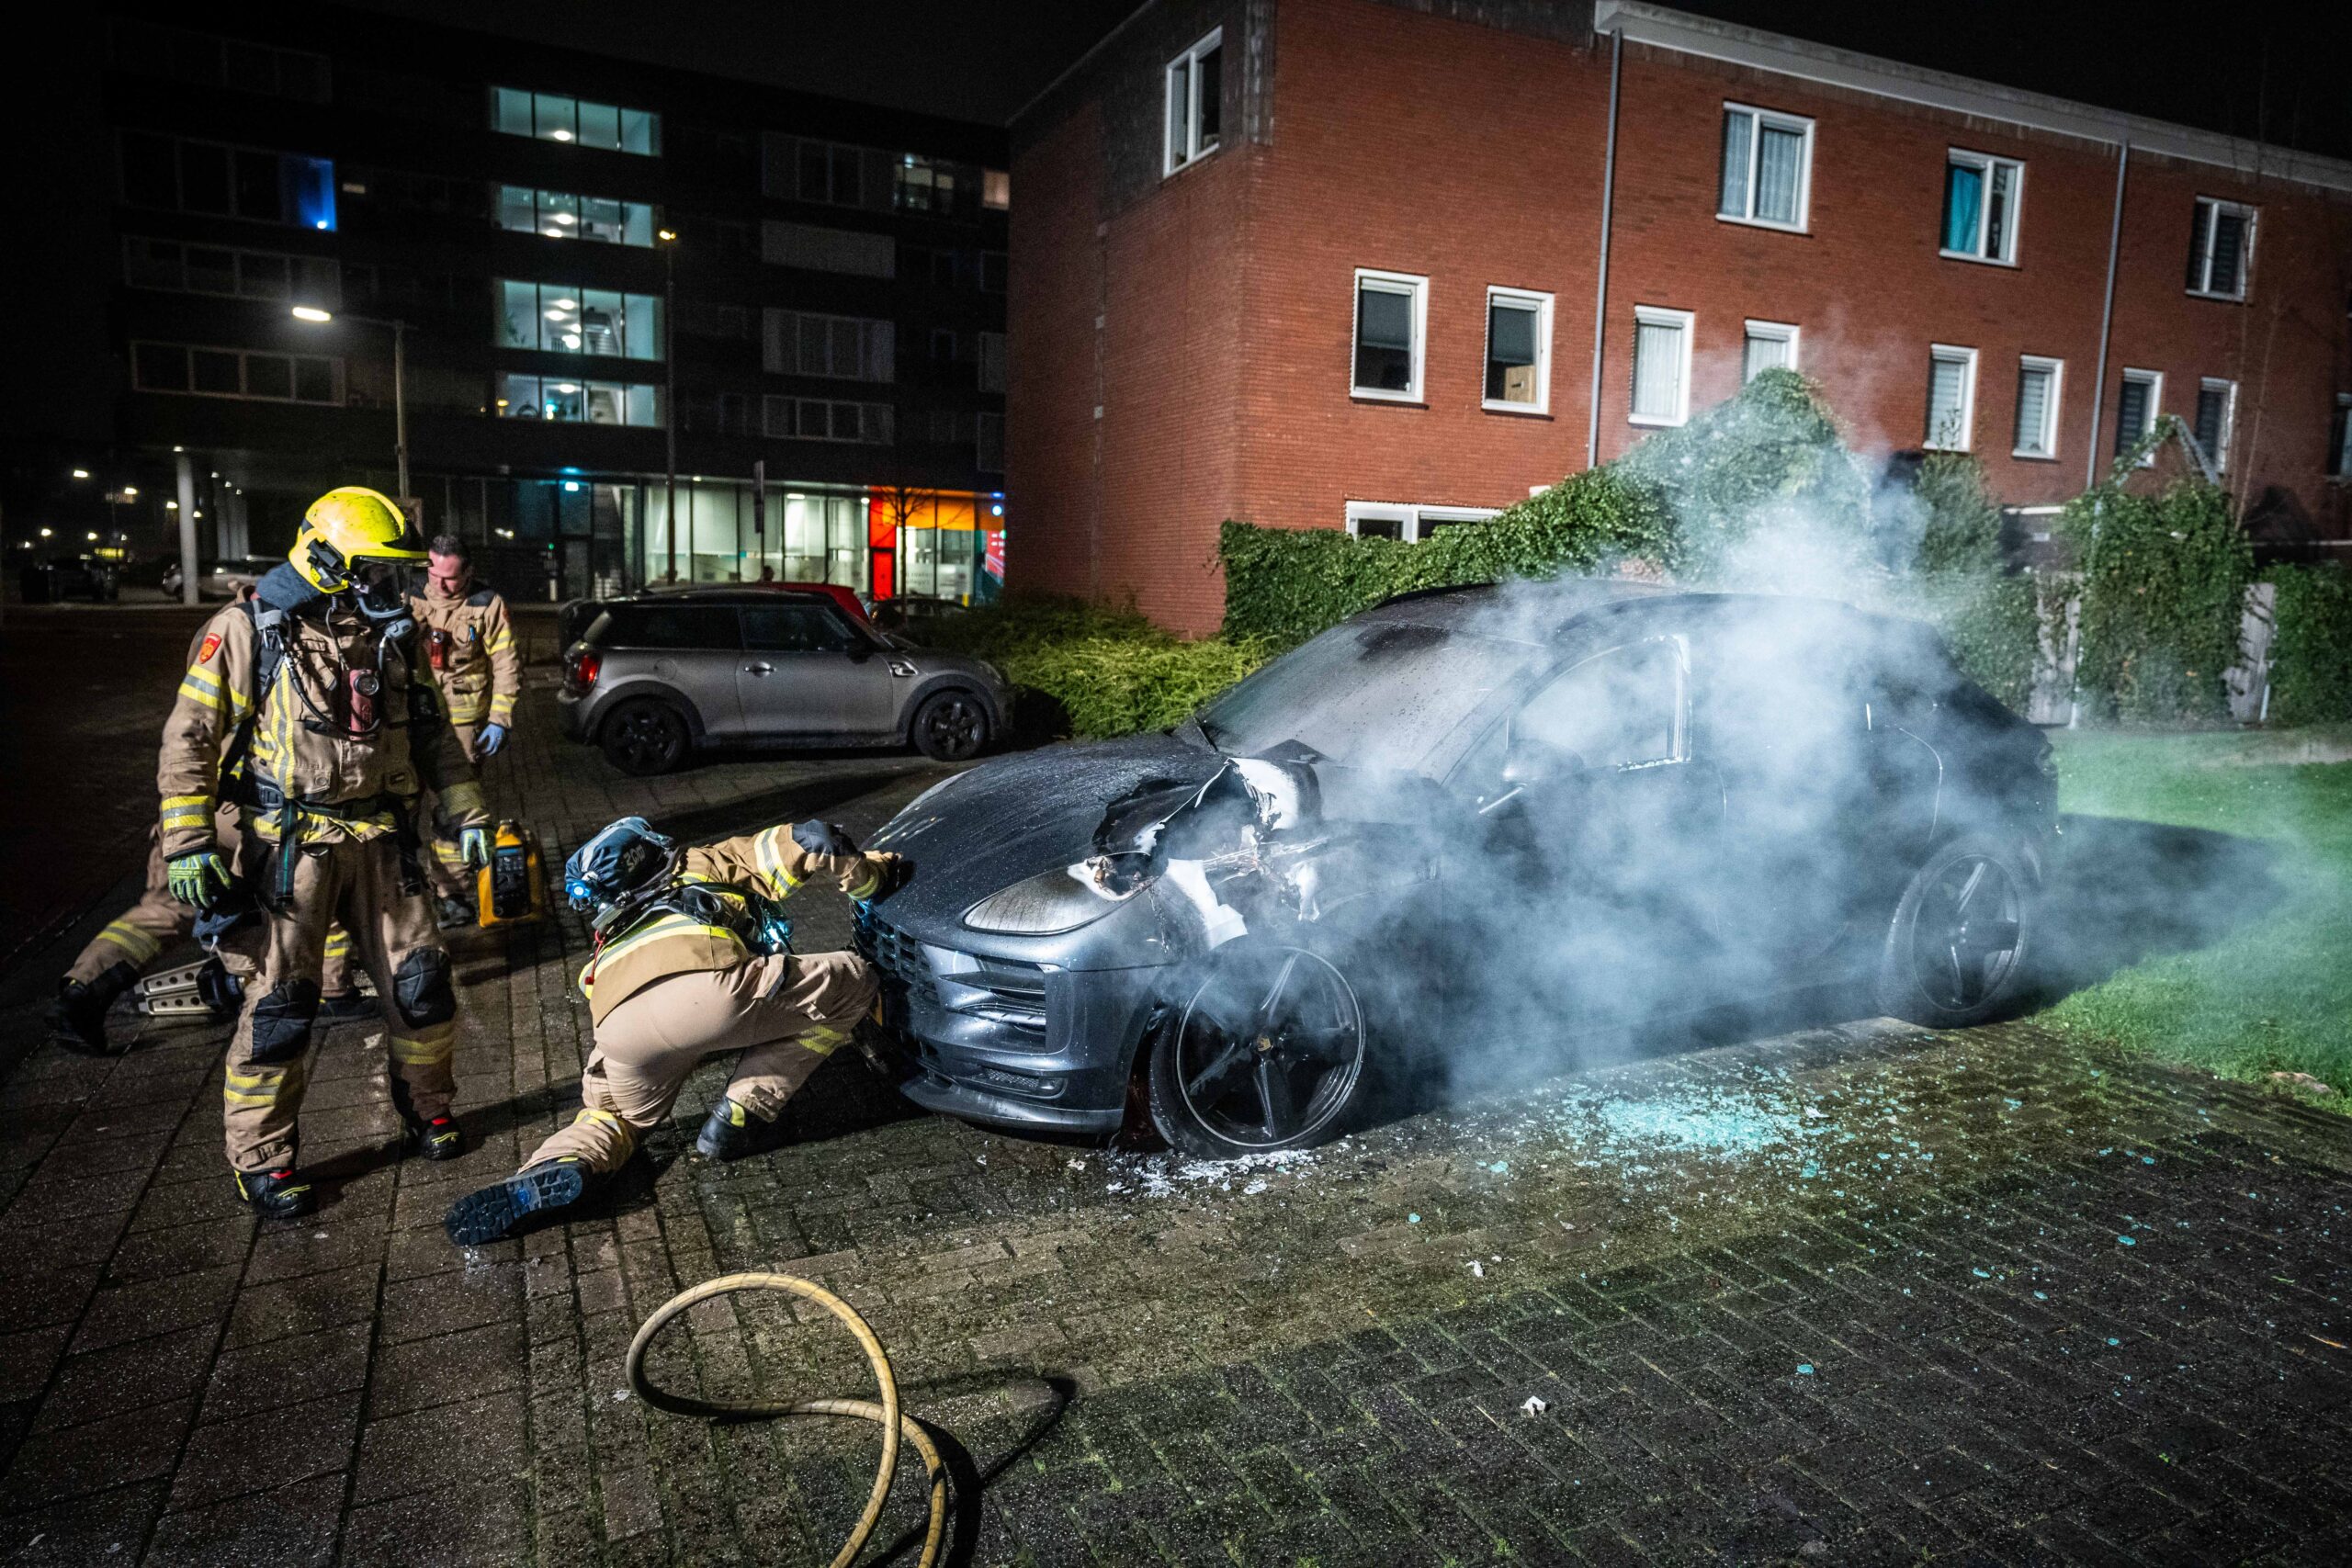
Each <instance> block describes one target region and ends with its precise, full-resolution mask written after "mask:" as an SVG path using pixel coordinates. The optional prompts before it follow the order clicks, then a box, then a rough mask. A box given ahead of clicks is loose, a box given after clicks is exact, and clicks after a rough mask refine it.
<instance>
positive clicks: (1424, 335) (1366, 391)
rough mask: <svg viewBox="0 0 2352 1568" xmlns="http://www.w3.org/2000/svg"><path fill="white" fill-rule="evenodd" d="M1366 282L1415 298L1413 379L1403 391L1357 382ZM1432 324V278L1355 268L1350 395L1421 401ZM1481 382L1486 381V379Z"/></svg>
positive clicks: (1350, 296)
mask: <svg viewBox="0 0 2352 1568" xmlns="http://www.w3.org/2000/svg"><path fill="white" fill-rule="evenodd" d="M1367 283H1369V284H1371V285H1372V286H1373V291H1374V293H1381V294H1405V295H1408V296H1409V297H1410V298H1411V299H1412V301H1413V345H1412V347H1413V352H1412V361H1413V374H1412V382H1411V385H1409V386H1408V387H1407V388H1405V389H1403V390H1402V391H1395V390H1391V389H1388V388H1385V387H1359V386H1357V385H1356V347H1357V342H1356V336H1357V332H1358V330H1359V329H1360V327H1361V326H1362V324H1363V287H1364V285H1365V284H1367ZM1429 327H1430V280H1429V279H1428V278H1427V277H1424V276H1420V275H1419V274H1417V273H1410V272H1381V271H1378V270H1376V269H1375V268H1372V267H1363V266H1360V267H1358V268H1356V273H1355V286H1354V287H1353V288H1351V289H1350V290H1349V291H1348V395H1349V396H1350V397H1351V398H1366V399H1370V400H1373V401H1374V402H1384V403H1418V402H1419V401H1421V394H1422V389H1423V386H1422V372H1423V368H1424V366H1425V364H1426V362H1427V360H1428V358H1429V337H1430V332H1429ZM1482 374H1483V373H1482ZM1481 384H1482V385H1483V384H1484V383H1483V380H1482V382H1481Z"/></svg>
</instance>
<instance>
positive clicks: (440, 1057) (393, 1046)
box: [384, 1033, 458, 1067]
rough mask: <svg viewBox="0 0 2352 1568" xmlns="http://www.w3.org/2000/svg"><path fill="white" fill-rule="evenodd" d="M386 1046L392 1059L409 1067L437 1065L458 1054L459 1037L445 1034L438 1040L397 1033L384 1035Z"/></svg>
mask: <svg viewBox="0 0 2352 1568" xmlns="http://www.w3.org/2000/svg"><path fill="white" fill-rule="evenodd" d="M384 1047H385V1049H386V1050H388V1051H390V1053H391V1055H392V1060H393V1061H395V1062H398V1063H400V1064H401V1066H407V1067H435V1066H440V1065H441V1064H442V1063H444V1062H446V1061H447V1060H448V1059H449V1058H450V1057H451V1056H453V1055H456V1054H457V1050H458V1037H457V1035H456V1034H454V1033H451V1034H445V1035H443V1036H442V1037H441V1038H440V1039H438V1040H406V1039H403V1038H401V1036H400V1035H397V1034H388V1035H386V1036H385V1037H384Z"/></svg>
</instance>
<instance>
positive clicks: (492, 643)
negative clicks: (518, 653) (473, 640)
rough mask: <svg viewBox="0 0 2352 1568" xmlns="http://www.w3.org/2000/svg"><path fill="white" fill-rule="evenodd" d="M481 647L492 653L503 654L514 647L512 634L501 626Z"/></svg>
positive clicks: (513, 635)
mask: <svg viewBox="0 0 2352 1568" xmlns="http://www.w3.org/2000/svg"><path fill="white" fill-rule="evenodd" d="M482 646H483V647H484V648H485V649H489V650H490V651H491V652H492V653H503V652H505V651H506V650H507V649H510V648H512V647H514V646H515V634H514V633H513V632H511V631H509V630H507V628H506V627H504V626H501V627H499V628H498V630H496V631H495V632H493V633H492V634H491V638H490V640H489V641H488V642H486V643H484V644H482Z"/></svg>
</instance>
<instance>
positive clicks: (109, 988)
mask: <svg viewBox="0 0 2352 1568" xmlns="http://www.w3.org/2000/svg"><path fill="white" fill-rule="evenodd" d="M138 978H139V971H138V970H136V969H134V968H132V967H131V966H130V964H113V965H111V966H109V967H108V968H107V969H106V970H104V971H103V972H101V973H100V974H99V975H98V976H97V977H96V979H92V980H60V981H59V982H58V983H57V999H56V1000H55V1001H53V1002H51V1003H50V1004H49V1028H50V1032H51V1034H52V1035H54V1036H55V1037H56V1040H57V1043H59V1044H61V1045H64V1046H67V1047H70V1048H71V1049H73V1050H75V1051H80V1052H82V1053H84V1054H85V1055H93V1056H111V1055H115V1054H116V1050H117V1048H116V1047H115V1046H114V1045H113V1044H112V1043H109V1042H108V1041H107V1009H109V1008H111V1007H113V1006H114V1004H115V998H118V997H119V996H121V995H122V994H123V992H125V991H127V990H129V989H130V987H131V986H132V984H133V983H135V982H136V981H137V980H138Z"/></svg>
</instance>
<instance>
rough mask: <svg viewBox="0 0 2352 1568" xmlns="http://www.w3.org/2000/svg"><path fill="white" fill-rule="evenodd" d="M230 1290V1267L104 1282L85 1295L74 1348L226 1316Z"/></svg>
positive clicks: (234, 1284) (90, 1347) (102, 1345)
mask: <svg viewBox="0 0 2352 1568" xmlns="http://www.w3.org/2000/svg"><path fill="white" fill-rule="evenodd" d="M236 1291H237V1270H236V1269H234V1268H226V1269H202V1270H198V1271H193V1272H189V1273H185V1274H176V1275H173V1276H171V1277H169V1278H167V1279H161V1280H142V1281H141V1282H140V1283H137V1284H131V1285H115V1286H110V1287H108V1288H107V1289H105V1290H102V1291H100V1292H98V1293H97V1294H96V1295H95V1296H93V1297H92V1298H91V1299H90V1306H89V1310H88V1311H87V1312H86V1313H85V1314H83V1317H82V1326H81V1328H80V1329H79V1330H78V1331H77V1332H76V1333H75V1334H74V1349H75V1350H77V1351H88V1350H100V1349H104V1348H106V1347H107V1346H109V1345H119V1344H121V1343H123V1342H124V1341H126V1340H130V1339H143V1338H146V1337H149V1336H151V1335H157V1334H166V1333H169V1332H170V1331H172V1330H173V1329H175V1328H185V1327H188V1326H190V1325H195V1324H217V1323H218V1322H219V1321H220V1318H221V1317H222V1316H224V1315H226V1314H227V1312H228V1310H229V1305H230V1303H231V1302H232V1300H233V1299H234V1297H235V1295H236Z"/></svg>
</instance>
